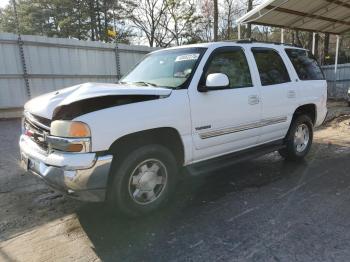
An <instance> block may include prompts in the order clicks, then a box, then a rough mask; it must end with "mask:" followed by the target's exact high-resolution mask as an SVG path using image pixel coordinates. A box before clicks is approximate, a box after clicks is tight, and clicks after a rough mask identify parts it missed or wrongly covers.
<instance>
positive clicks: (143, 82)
mask: <svg viewBox="0 0 350 262" xmlns="http://www.w3.org/2000/svg"><path fill="white" fill-rule="evenodd" d="M131 83H132V84H143V85H146V86H158V85H156V84H154V83H150V82H145V81H137V82H131Z"/></svg>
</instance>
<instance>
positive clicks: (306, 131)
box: [278, 115, 313, 161]
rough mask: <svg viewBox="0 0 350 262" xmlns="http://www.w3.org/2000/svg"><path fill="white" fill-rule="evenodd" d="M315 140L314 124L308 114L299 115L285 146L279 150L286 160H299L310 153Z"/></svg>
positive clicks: (291, 127) (293, 123) (292, 125)
mask: <svg viewBox="0 0 350 262" xmlns="http://www.w3.org/2000/svg"><path fill="white" fill-rule="evenodd" d="M312 140H313V124H312V121H311V119H310V117H308V116H307V115H301V116H297V117H296V118H295V119H294V120H293V122H292V124H291V126H290V128H289V131H288V134H287V136H286V138H285V146H286V147H285V148H283V149H281V150H279V151H278V152H279V153H280V155H281V156H282V157H283V158H285V159H286V160H292V161H298V160H302V159H304V158H305V156H306V155H307V154H308V153H309V151H310V148H311V145H312Z"/></svg>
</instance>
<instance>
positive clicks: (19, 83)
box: [0, 33, 154, 109]
mask: <svg viewBox="0 0 350 262" xmlns="http://www.w3.org/2000/svg"><path fill="white" fill-rule="evenodd" d="M22 40H23V51H24V58H25V63H26V67H27V73H28V75H27V77H28V81H29V87H30V94H31V97H35V96H38V95H40V94H43V93H47V92H50V91H54V90H57V89H60V88H63V87H67V86H72V85H75V84H79V83H84V82H115V81H117V77H118V75H123V74H125V73H126V72H127V71H128V70H130V69H131V67H132V66H134V65H135V64H136V63H137V62H138V61H139V60H140V59H141V58H142V57H143V56H144V55H145V54H147V53H148V52H151V51H153V50H154V48H153V49H152V48H149V47H145V46H129V45H124V44H118V45H117V46H116V45H115V44H107V43H102V42H92V41H79V40H74V39H63V38H48V37H41V36H29V35H24V36H22ZM28 98H29V97H28V92H27V90H26V86H25V81H24V75H23V66H22V62H21V57H20V51H19V43H18V39H17V35H14V34H7V33H1V34H0V109H6V108H18V107H22V106H23V105H24V103H25V102H26V101H27V100H28Z"/></svg>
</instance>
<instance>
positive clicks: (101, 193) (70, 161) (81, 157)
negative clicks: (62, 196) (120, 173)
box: [19, 135, 113, 202]
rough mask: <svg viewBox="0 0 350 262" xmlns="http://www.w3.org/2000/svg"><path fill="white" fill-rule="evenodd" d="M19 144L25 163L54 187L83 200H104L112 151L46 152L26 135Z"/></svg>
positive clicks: (33, 172) (25, 165)
mask: <svg viewBox="0 0 350 262" xmlns="http://www.w3.org/2000/svg"><path fill="white" fill-rule="evenodd" d="M19 145H20V150H21V160H22V161H21V162H22V165H23V167H24V168H25V169H26V170H28V171H29V172H30V173H32V174H34V175H37V176H39V177H40V178H42V179H44V180H45V181H46V182H47V183H48V184H49V185H50V186H51V187H53V188H55V189H57V190H59V191H61V192H63V193H66V194H67V195H69V196H70V197H73V198H76V199H79V200H83V201H93V202H99V201H104V200H105V195H106V187H107V180H108V174H109V170H110V166H111V163H112V159H113V156H112V155H104V156H97V155H96V153H63V152H58V151H57V152H51V153H47V152H46V151H44V150H43V149H41V148H40V147H39V146H38V145H37V144H36V143H35V142H34V141H32V140H31V139H30V138H29V137H28V136H25V135H22V136H21V137H20V142H19Z"/></svg>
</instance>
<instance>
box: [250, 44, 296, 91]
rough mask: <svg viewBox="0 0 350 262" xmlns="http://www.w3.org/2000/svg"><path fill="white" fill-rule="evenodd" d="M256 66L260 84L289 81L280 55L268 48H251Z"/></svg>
mask: <svg viewBox="0 0 350 262" xmlns="http://www.w3.org/2000/svg"><path fill="white" fill-rule="evenodd" d="M252 52H253V54H254V58H255V61H256V65H257V66H258V70H259V75H260V80H261V84H262V85H263V86H267V85H277V84H282V83H286V82H290V77H289V74H288V71H287V68H286V66H285V64H284V62H283V60H282V58H281V56H280V55H279V54H278V53H277V52H276V51H275V50H273V49H270V48H260V47H259V48H252Z"/></svg>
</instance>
